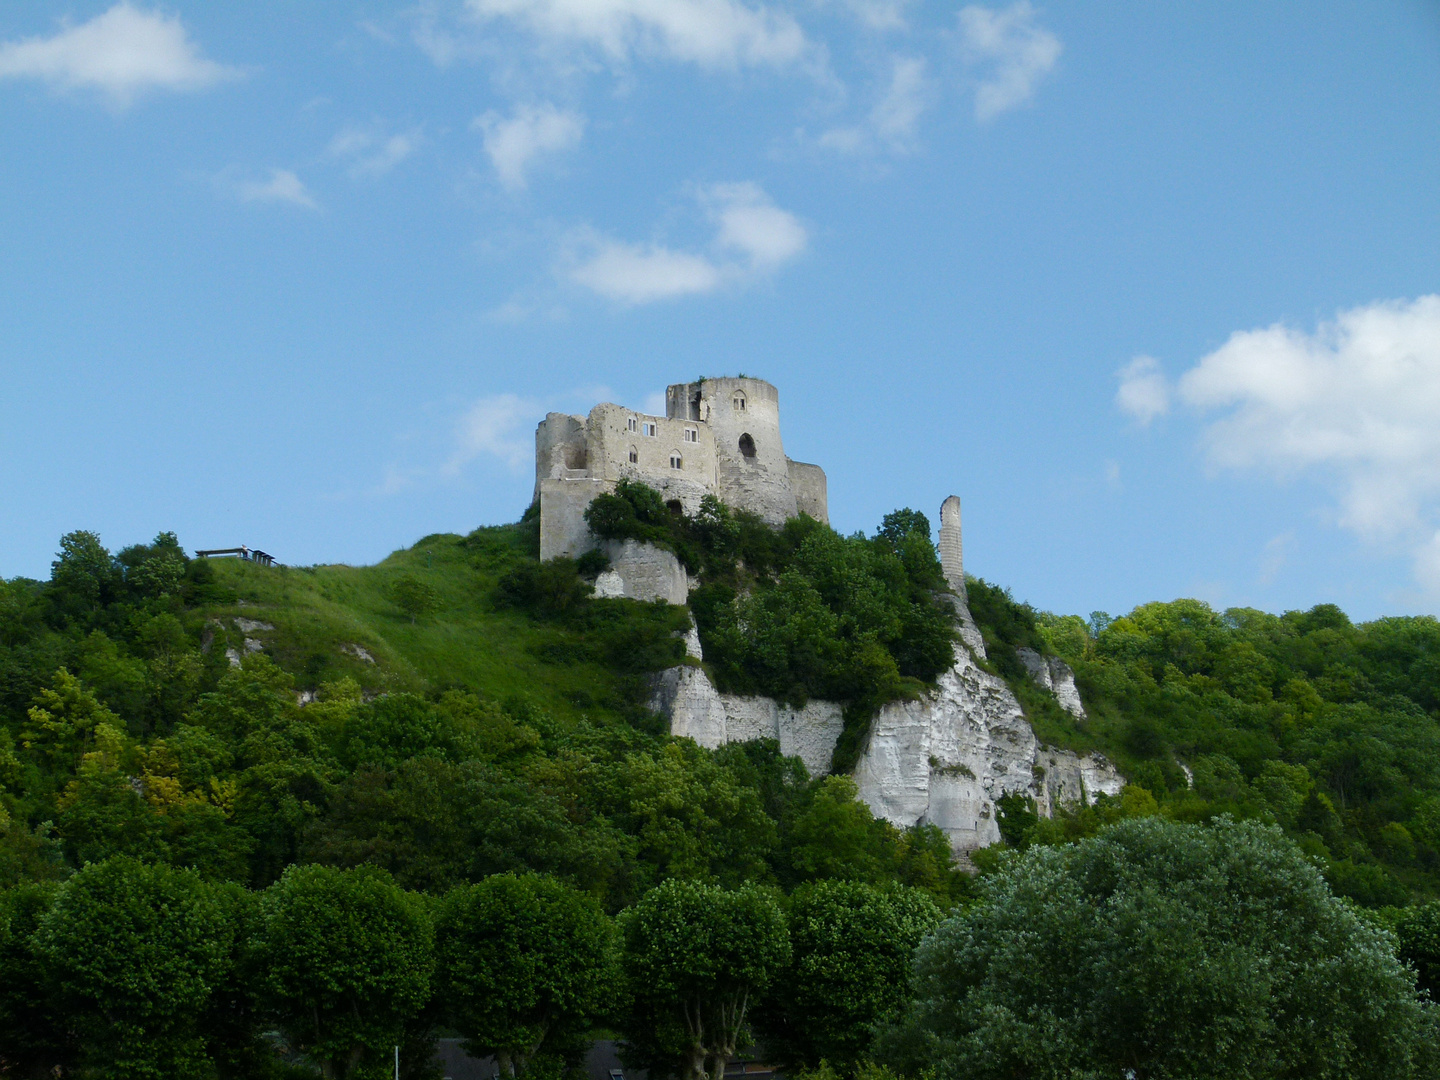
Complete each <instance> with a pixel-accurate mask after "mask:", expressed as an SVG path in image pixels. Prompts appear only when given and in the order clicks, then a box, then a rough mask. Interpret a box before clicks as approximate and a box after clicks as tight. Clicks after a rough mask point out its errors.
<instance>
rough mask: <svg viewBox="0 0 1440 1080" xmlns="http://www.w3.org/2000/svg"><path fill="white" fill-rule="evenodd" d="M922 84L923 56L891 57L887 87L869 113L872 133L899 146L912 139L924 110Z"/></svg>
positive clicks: (924, 84)
mask: <svg viewBox="0 0 1440 1080" xmlns="http://www.w3.org/2000/svg"><path fill="white" fill-rule="evenodd" d="M926 85H927V84H926V79H925V60H924V58H922V57H918V56H897V57H896V58H895V64H894V68H893V69H892V71H891V75H890V88H889V90H887V91H886V92H885V96H884V97H883V98H881V99H880V102H879V104H877V105H876V106H875V109H874V110H873V111H872V112H871V114H870V122H871V123H872V124H873V125H874V128H875V132H876V134H877V135H879V136H880V137H881V138H882V139H884V140H885V141H886V142H888V143H890V145H891V146H894V147H903V146H905V145H907V144H909V143H910V142H911V141H913V140H914V138H915V128H916V125H917V124H919V122H920V114H921V113H922V112H924V111H925V96H926Z"/></svg>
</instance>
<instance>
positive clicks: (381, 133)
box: [326, 125, 425, 179]
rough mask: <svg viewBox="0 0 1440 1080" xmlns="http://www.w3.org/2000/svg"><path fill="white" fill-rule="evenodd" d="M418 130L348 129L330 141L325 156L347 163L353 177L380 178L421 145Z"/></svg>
mask: <svg viewBox="0 0 1440 1080" xmlns="http://www.w3.org/2000/svg"><path fill="white" fill-rule="evenodd" d="M424 141H425V137H424V135H423V134H422V133H421V131H420V129H419V128H411V129H410V130H408V131H398V132H394V133H387V131H386V130H385V129H384V128H382V127H359V126H355V125H351V126H348V127H345V128H343V129H341V130H340V132H339V133H337V134H336V136H335V137H334V138H333V139H331V140H330V145H329V146H328V147H327V148H326V153H327V154H328V155H329V156H330V157H332V158H335V159H336V160H339V161H344V162H346V163H347V171H348V172H349V173H350V175H351V176H352V177H355V178H357V179H358V178H360V177H365V176H380V175H383V174H384V173H387V172H389V171H390V170H391V169H393V168H394V167H395V166H396V165H399V164H400V162H402V161H404V160H405V159H406V158H408V157H409V156H410V155H411V154H413V153H415V151H416V150H418V149H419V148H420V146H421V145H422V144H423V143H424Z"/></svg>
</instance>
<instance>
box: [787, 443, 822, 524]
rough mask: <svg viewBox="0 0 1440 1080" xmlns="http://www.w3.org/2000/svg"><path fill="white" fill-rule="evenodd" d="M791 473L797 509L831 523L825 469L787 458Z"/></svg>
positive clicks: (791, 487) (818, 519)
mask: <svg viewBox="0 0 1440 1080" xmlns="http://www.w3.org/2000/svg"><path fill="white" fill-rule="evenodd" d="M786 460H787V462H788V463H789V464H788V468H789V473H790V489H791V490H792V491H794V492H795V510H796V512H797V513H801V514H809V515H810V516H811V517H812V518H814V519H815V520H816V521H823V522H824V523H825V524H826V525H828V524H830V498H829V493H828V492H827V490H826V482H825V470H824V469H822V468H820V466H819V465H808V464H806V463H805V462H803V461H791V460H790V459H788V458H787V459H786Z"/></svg>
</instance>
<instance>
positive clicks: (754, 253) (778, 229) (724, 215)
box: [700, 183, 809, 271]
mask: <svg viewBox="0 0 1440 1080" xmlns="http://www.w3.org/2000/svg"><path fill="white" fill-rule="evenodd" d="M700 197H701V201H702V203H704V204H705V205H706V206H707V207H708V209H709V211H710V216H711V218H712V219H713V220H714V221H715V223H716V225H718V227H719V228H718V232H717V234H716V237H715V240H716V243H717V244H719V246H720V247H721V248H723V249H725V250H727V251H733V252H737V253H738V254H740V255H741V256H742V257H744V258H745V259H746V260H747V261H748V262H749V264H750V265H751V267H753V268H754V269H756V270H762V271H763V270H771V269H774V268H775V267H777V266H779V265H780V264H781V263H786V262H789V261H790V260H791V259H793V258H794V257H795V256H796V255H799V254H800V252H802V251H804V250H805V245H806V243H807V242H808V241H809V234H808V233H806V231H805V226H804V225H802V224H800V219H799V218H797V217H796V216H795V215H794V214H792V213H790V212H789V211H788V210H781V209H780V208H779V207H778V206H776V205H775V204H774V203H773V202H771V201H770V197H769V196H768V195H766V194H765V192H764V191H762V190H761V189H760V187H759V185H757V184H751V183H742V184H713V185H711V186H710V187H708V188H706V189H705V190H704V191H702V192H701V196H700Z"/></svg>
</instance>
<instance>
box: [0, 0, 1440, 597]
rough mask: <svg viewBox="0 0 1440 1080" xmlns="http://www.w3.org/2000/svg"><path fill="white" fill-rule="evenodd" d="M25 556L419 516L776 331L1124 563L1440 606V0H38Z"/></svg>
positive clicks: (398, 538)
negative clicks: (611, 405)
mask: <svg viewBox="0 0 1440 1080" xmlns="http://www.w3.org/2000/svg"><path fill="white" fill-rule="evenodd" d="M0 140H3V141H0V148H3V152H0V509H3V512H0V575H3V576H7V577H8V576H16V575H27V576H36V577H45V576H47V575H48V572H49V563H50V560H51V558H53V554H54V552H55V550H56V544H57V541H58V538H59V537H60V535H61V534H62V533H64V532H66V531H68V530H71V529H75V528H89V529H95V530H97V531H99V532H100V533H101V535H102V537H103V538H104V539H105V541H106V542H107V543H109V544H110V545H111V546H112V547H116V548H118V547H120V546H123V545H124V544H127V543H132V542H137V541H142V540H146V539H148V538H149V537H151V536H153V535H154V534H155V533H156V532H157V531H159V530H161V529H173V530H175V531H176V532H178V533H179V535H180V537H181V540H182V542H183V543H185V544H186V545H187V546H188V547H191V548H198V547H211V546H231V545H235V544H239V543H242V542H243V543H246V544H249V545H250V546H252V547H261V548H263V549H265V550H267V551H271V552H274V553H275V554H276V555H277V556H278V557H279V558H280V559H281V560H282V561H284V562H288V563H294V564H305V563H315V562H342V561H343V562H353V563H364V562H372V561H375V560H377V559H380V558H382V557H383V556H384V555H385V554H386V553H387V552H389V551H390V550H392V549H394V548H396V547H399V546H402V545H407V544H409V543H411V542H413V541H414V540H416V539H417V538H419V537H421V536H424V535H426V534H428V533H432V532H441V531H457V532H464V531H467V530H469V529H471V528H473V527H475V526H477V525H480V524H489V523H498V522H504V521H511V520H514V519H515V518H516V517H518V516H519V514H520V512H521V511H522V510H523V509H524V507H525V505H526V503H527V502H528V499H529V495H530V489H531V485H532V482H533V434H532V433H533V429H534V424H535V423H536V422H537V421H538V420H539V419H540V418H541V417H542V416H543V414H544V412H545V411H546V410H548V409H562V410H566V411H573V412H584V411H586V410H588V409H589V407H590V406H591V405H592V404H594V403H595V402H596V401H599V400H614V401H618V402H621V403H625V404H630V405H633V406H636V407H646V403H647V402H651V401H653V400H654V399H655V395H656V394H657V393H658V392H660V391H662V390H663V388H664V386H665V385H666V384H667V383H669V382H675V381H681V380H686V379H690V378H693V377H695V376H697V375H701V374H733V373H736V372H740V371H743V372H745V373H748V374H752V375H759V376H762V377H764V378H767V379H769V380H770V381H772V382H774V383H776V384H777V385H778V386H779V388H780V391H781V403H782V409H783V413H782V415H783V420H784V434H785V440H786V450H787V452H788V453H790V455H791V456H792V457H796V458H799V459H802V460H808V461H814V462H817V463H819V464H821V465H823V466H824V467H825V469H826V471H827V473H828V475H829V480H830V511H831V518H832V523H833V524H834V525H835V526H836V527H837V528H839V529H841V530H842V531H846V532H849V531H853V530H856V529H865V530H873V528H874V527H875V525H876V524H877V523H878V521H879V519H880V517H881V516H882V515H883V514H884V513H886V512H887V511H888V510H891V509H893V508H895V507H898V506H902V505H909V506H913V507H916V508H919V509H923V510H925V511H926V512H927V513H929V514H930V515H931V517H932V520H933V519H934V518H936V517H937V516H938V508H939V504H940V502H941V500H942V499H943V498H944V497H945V496H946V495H949V494H951V493H956V494H959V495H960V496H961V498H962V500H963V502H964V514H965V528H966V533H965V540H966V563H967V569H969V570H970V571H971V572H973V573H977V574H979V575H981V576H983V577H985V578H987V579H989V580H992V581H996V582H999V583H1002V584H1006V585H1009V586H1011V587H1012V588H1013V589H1014V592H1015V594H1016V596H1017V597H1020V598H1023V599H1028V600H1030V601H1031V602H1032V603H1034V604H1036V605H1037V606H1039V607H1042V608H1047V609H1051V610H1056V611H1062V612H1080V613H1088V612H1090V611H1091V610H1094V609H1104V610H1107V611H1111V612H1120V611H1125V610H1128V609H1129V608H1130V607H1132V606H1134V605H1135V604H1138V603H1143V602H1145V601H1148V600H1152V599H1171V598H1174V597H1177V596H1199V597H1201V598H1203V599H1206V600H1209V601H1210V602H1212V603H1214V604H1216V605H1217V606H1231V605H1249V606H1256V607H1261V608H1265V609H1268V610H1276V611H1279V610H1285V609H1289V608H1296V607H1309V606H1311V605H1313V604H1315V603H1318V602H1323V601H1332V602H1336V603H1339V604H1341V605H1342V606H1343V607H1345V608H1346V609H1347V610H1348V611H1350V612H1351V613H1352V614H1353V615H1355V616H1357V617H1360V618H1369V617H1374V616H1377V615H1381V614H1388V613H1408V612H1432V613H1433V612H1435V611H1436V610H1437V609H1440V299H1436V298H1435V294H1436V293H1440V5H1436V4H1434V3H1418V2H1381V0H1370V2H1367V3H1344V2H1335V3H1329V4H1324V5H1316V4H1309V3H1299V2H1297V3H1253V4H1246V5H1240V4H1204V5H1202V4H1153V3H1148V4H1142V3H1134V4H1124V3H1104V2H1100V3H1097V2H1088V3H1045V4H1038V3H1037V4H1033V5H1032V4H1025V3H1020V4H1006V3H1000V4H996V5H994V6H985V5H965V4H954V3H951V4H939V3H934V4H929V3H920V2H918V0H917V2H909V3H907V2H905V0H795V2H793V3H786V2H783V0H772V2H764V3H762V2H760V0H445V2H440V0H436V2H430V3H421V4H418V5H415V4H405V3H394V4H389V3H382V2H380V0H367V2H363V3H355V4H344V3H335V4H325V5H309V4H306V5H300V4H293V3H276V2H269V3H267V2H263V0H262V2H255V3H249V4H243V5H239V4H236V5H220V4H198V3H167V4H165V5H163V6H159V7H156V6H153V5H151V4H149V3H148V2H142V0H137V2H135V3H133V4H118V5H116V4H114V3H106V2H101V3H86V2H82V0H74V2H60V3H56V2H54V0H47V2H43V3H41V2H34V3H31V2H26V0H10V2H9V3H7V4H5V5H4V7H3V9H0Z"/></svg>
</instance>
